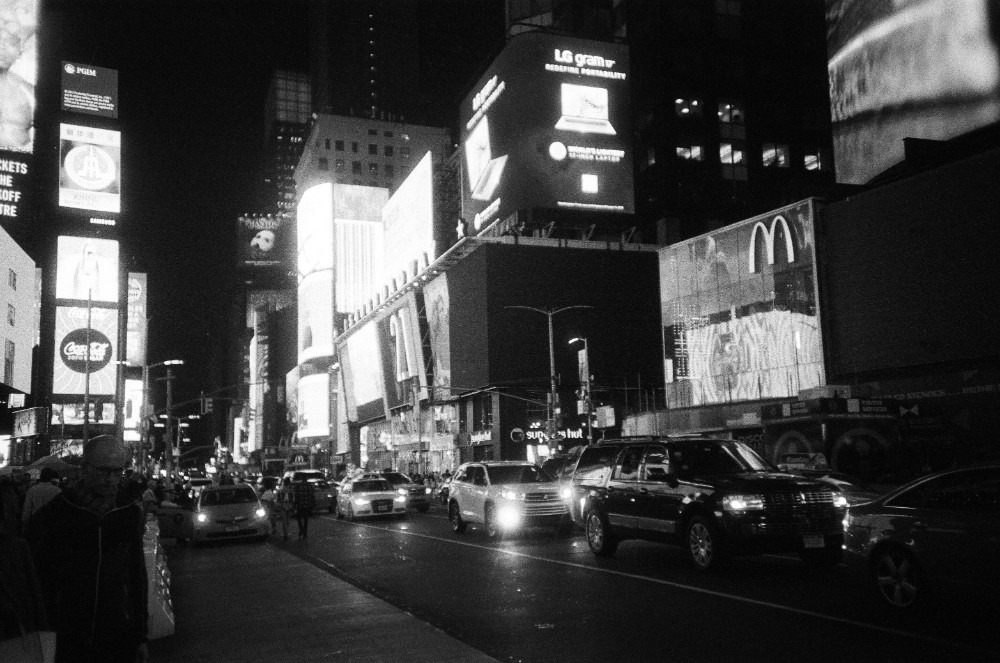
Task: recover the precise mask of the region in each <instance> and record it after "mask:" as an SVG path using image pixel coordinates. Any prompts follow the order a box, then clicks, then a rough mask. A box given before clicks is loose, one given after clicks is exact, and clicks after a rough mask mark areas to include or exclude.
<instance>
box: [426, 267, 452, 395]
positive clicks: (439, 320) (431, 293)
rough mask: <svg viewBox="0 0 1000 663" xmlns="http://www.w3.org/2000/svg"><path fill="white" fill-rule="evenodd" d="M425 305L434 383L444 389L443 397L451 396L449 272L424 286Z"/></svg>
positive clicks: (436, 386)
mask: <svg viewBox="0 0 1000 663" xmlns="http://www.w3.org/2000/svg"><path fill="white" fill-rule="evenodd" d="M424 306H425V307H426V309H427V326H428V328H429V329H428V331H429V332H430V337H431V367H432V369H433V371H434V380H433V384H434V387H435V388H438V389H442V390H443V392H444V393H442V394H441V397H444V398H447V397H448V396H450V395H451V394H450V392H449V389H450V387H451V334H450V333H449V330H448V324H449V322H448V320H449V317H448V274H447V273H441V274H439V275H438V276H436V277H434V280H432V281H429V282H428V283H427V285H425V286H424Z"/></svg>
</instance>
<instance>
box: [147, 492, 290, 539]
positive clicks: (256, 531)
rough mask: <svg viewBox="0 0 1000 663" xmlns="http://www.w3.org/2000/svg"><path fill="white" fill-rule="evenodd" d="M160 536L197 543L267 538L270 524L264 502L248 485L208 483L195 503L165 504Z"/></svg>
mask: <svg viewBox="0 0 1000 663" xmlns="http://www.w3.org/2000/svg"><path fill="white" fill-rule="evenodd" d="M157 518H158V524H159V526H160V536H161V537H171V538H177V539H178V540H185V539H186V540H189V541H191V542H192V543H194V544H198V543H204V542H207V541H220V540H225V539H256V540H259V541H264V540H265V539H267V537H268V535H269V534H270V533H271V523H270V521H269V519H268V514H267V511H266V510H265V509H264V505H263V504H261V503H260V500H259V499H258V498H257V493H256V492H255V491H254V489H253V488H251V487H250V485H249V484H238V485H229V486H217V485H207V486H203V487H202V488H200V489H199V490H198V493H197V495H196V496H195V499H194V501H193V502H192V503H190V504H188V505H177V504H171V503H167V502H165V503H163V505H161V507H160V511H159V514H158V516H157Z"/></svg>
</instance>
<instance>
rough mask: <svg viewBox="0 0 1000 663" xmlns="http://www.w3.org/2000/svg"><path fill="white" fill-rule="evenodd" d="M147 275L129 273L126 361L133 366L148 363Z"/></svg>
mask: <svg viewBox="0 0 1000 663" xmlns="http://www.w3.org/2000/svg"><path fill="white" fill-rule="evenodd" d="M147 333H148V328H147V321H146V275H145V274H144V273H141V272H129V273H128V319H127V321H126V323H125V361H127V362H128V363H130V364H132V365H133V366H143V365H145V363H146V335H147Z"/></svg>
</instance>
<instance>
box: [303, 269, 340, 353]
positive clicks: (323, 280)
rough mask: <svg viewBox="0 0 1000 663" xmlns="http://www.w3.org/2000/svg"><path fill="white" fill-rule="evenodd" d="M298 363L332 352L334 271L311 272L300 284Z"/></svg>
mask: <svg viewBox="0 0 1000 663" xmlns="http://www.w3.org/2000/svg"><path fill="white" fill-rule="evenodd" d="M298 314H299V320H298V323H299V354H298V362H299V363H300V364H301V363H303V362H306V361H309V360H310V359H315V358H317V357H329V356H330V355H332V354H333V272H332V271H331V270H326V271H322V272H313V273H311V274H309V275H308V276H307V277H306V278H304V279H303V280H302V282H301V283H299V293H298Z"/></svg>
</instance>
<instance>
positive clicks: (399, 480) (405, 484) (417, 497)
mask: <svg viewBox="0 0 1000 663" xmlns="http://www.w3.org/2000/svg"><path fill="white" fill-rule="evenodd" d="M364 478H366V479H385V480H386V481H388V482H389V483H391V484H392V487H393V488H394V489H395V490H396V492H397V493H399V494H400V495H406V500H407V502H406V503H407V506H412V507H413V508H414V509H416V510H417V511H419V512H420V513H427V512H428V511H430V508H431V489H430V488H428V487H427V486H425V485H424V484H422V483H415V482H414V481H413V479H411V478H410V477H408V476H407V475H405V474H403V473H402V472H375V473H369V474H365V475H364Z"/></svg>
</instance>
